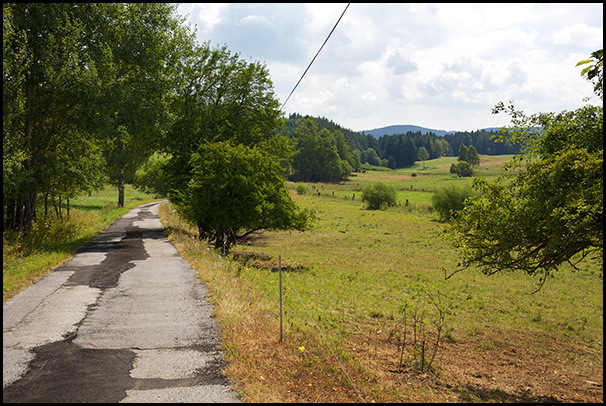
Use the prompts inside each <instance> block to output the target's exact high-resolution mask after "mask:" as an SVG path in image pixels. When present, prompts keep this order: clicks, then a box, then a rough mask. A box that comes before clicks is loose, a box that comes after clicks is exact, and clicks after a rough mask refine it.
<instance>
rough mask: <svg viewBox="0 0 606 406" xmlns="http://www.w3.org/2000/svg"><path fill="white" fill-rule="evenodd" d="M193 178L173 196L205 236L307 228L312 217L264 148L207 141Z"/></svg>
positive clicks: (226, 238) (227, 238) (219, 241)
mask: <svg viewBox="0 0 606 406" xmlns="http://www.w3.org/2000/svg"><path fill="white" fill-rule="evenodd" d="M190 163H191V165H192V178H191V180H190V181H189V183H188V185H187V188H186V189H185V191H184V193H183V194H182V195H180V196H178V199H174V201H176V202H178V207H179V210H180V212H181V213H183V214H184V215H185V216H186V217H188V218H189V219H191V220H193V221H194V222H195V223H196V224H197V226H198V229H199V231H200V237H201V238H208V239H210V240H211V241H213V242H214V244H215V247H216V248H221V247H223V248H224V249H225V251H226V252H227V251H228V250H229V247H230V246H231V245H232V244H234V243H235V242H236V240H237V239H239V238H242V237H244V236H246V235H248V234H250V233H252V232H254V231H258V230H291V229H294V230H301V231H302V230H304V229H306V228H307V227H308V226H309V225H310V222H311V220H312V218H313V215H312V213H311V212H310V211H307V210H301V209H299V208H298V207H297V206H296V205H295V204H294V202H293V201H292V199H291V197H290V194H289V192H288V190H287V189H286V184H285V178H284V176H283V174H282V169H281V167H280V164H279V163H278V162H277V161H276V160H275V159H274V158H273V157H272V156H271V155H268V154H267V153H265V151H263V150H261V149H258V148H255V147H249V146H245V145H241V144H239V145H234V144H232V143H230V142H207V143H203V144H202V145H201V146H200V148H199V149H198V152H197V153H195V154H193V156H192V159H191V162H190Z"/></svg>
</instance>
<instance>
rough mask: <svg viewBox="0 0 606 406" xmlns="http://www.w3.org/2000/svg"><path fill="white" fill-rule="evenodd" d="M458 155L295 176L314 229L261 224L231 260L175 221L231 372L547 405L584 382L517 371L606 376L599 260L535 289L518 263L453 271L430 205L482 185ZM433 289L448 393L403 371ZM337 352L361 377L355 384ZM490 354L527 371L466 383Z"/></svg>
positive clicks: (256, 378)
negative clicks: (456, 166)
mask: <svg viewBox="0 0 606 406" xmlns="http://www.w3.org/2000/svg"><path fill="white" fill-rule="evenodd" d="M481 158H482V161H481V165H480V167H479V168H476V170H475V173H474V176H483V177H485V178H486V179H489V180H490V179H494V178H495V177H496V176H497V175H498V174H499V173H501V169H500V168H501V165H502V164H503V163H504V162H505V161H507V160H508V159H510V158H511V157H510V156H506V157H503V156H501V157H486V156H482V157H481ZM455 161H456V158H441V159H438V160H433V161H426V162H425V164H424V165H423V163H418V164H417V165H415V167H413V168H407V169H402V170H395V171H393V170H388V171H385V170H380V171H373V170H369V171H366V172H365V173H359V174H357V175H356V176H354V177H352V178H351V179H350V180H349V181H347V182H343V183H340V184H312V183H307V184H305V185H306V186H307V191H306V193H304V194H301V195H300V194H297V193H296V192H295V190H296V186H297V185H298V184H294V183H289V185H288V186H289V188H290V189H291V195H292V197H293V199H294V200H295V202H296V203H297V204H298V205H300V206H301V207H304V208H310V209H313V210H314V211H315V212H316V215H317V217H318V218H317V221H316V223H315V226H314V227H313V228H312V229H311V230H308V231H305V232H295V231H292V232H262V233H258V234H256V235H253V237H251V238H249V239H248V240H247V241H246V242H244V243H243V244H240V245H237V246H236V247H235V248H234V249H233V250H232V254H231V255H230V257H229V258H228V259H221V258H220V256H218V254H217V253H214V252H213V251H212V250H210V249H209V248H206V247H205V246H204V245H201V244H199V243H196V242H195V232H194V231H193V229H190V231H189V232H185V233H183V232H182V231H181V233H182V234H181V238H183V235H189V236H190V238H189V239H187V238H185V240H187V241H188V242H186V243H183V244H184V245H179V241H181V242H182V241H184V240H182V239H181V240H180V238H179V237H177V234H176V233H177V231H176V230H178V229H181V228H182V227H185V226H184V225H183V223H181V225H179V226H171V230H170V231H169V235H170V236H171V237H170V238H171V239H172V240H173V242H175V243H176V244H177V246H178V249H180V250H181V252H182V253H183V254H184V255H185V256H186V258H188V260H190V262H192V263H194V264H198V265H195V266H197V269H200V277H201V279H202V280H203V281H204V282H205V283H208V284H209V286H210V289H211V291H212V292H213V293H212V297H213V298H214V300H215V304H216V305H217V308H218V314H219V316H218V318H219V320H220V322H222V326H223V328H224V329H225V332H226V333H225V336H224V338H225V341H226V342H225V346H226V349H227V358H228V361H229V362H230V365H231V366H230V369H229V371H230V374H231V377H232V379H235V380H236V381H238V382H239V383H240V385H241V388H242V391H243V393H244V394H245V399H246V400H249V401H268V400H272V401H360V397H359V395H358V393H357V392H358V391H360V392H361V393H363V396H364V399H365V400H366V401H371V400H374V401H398V402H401V401H452V400H455V401H461V400H463V401H479V400H489V401H522V400H526V401H542V400H545V399H555V398H550V396H554V393H555V391H558V390H559V391H560V394H559V395H555V396H560V398H559V399H565V398H566V396H570V395H569V392H566V391H569V390H570V391H572V392H570V393H577V392H574V390H573V389H569V388H568V389H567V387H562V388H559V387H556V388H554V386H553V385H552V384H551V383H550V384H549V385H547V383H546V382H547V381H544V382H543V383H541V384H540V385H539V384H537V385H536V389H535V390H534V391H533V392H532V394H530V392H524V391H525V390H526V389H519V388H515V389H512V388H511V386H512V385H513V386H516V385H518V386H520V385H523V384H522V383H520V382H521V380H522V379H521V378H520V376H527V378H524V379H526V380H527V381H528V382H534V381H533V379H539V378H537V376H536V375H541V374H540V373H539V370H540V369H544V368H545V367H546V365H551V364H554V365H561V367H562V369H566V368H569V369H570V371H575V373H579V374H581V372H579V371H582V373H583V374H585V375H584V376H586V377H587V376H591V380H589V382H592V381H593V380H595V379H598V378H596V377H595V376H599V377H601V376H602V375H601V371H602V368H603V367H602V359H603V347H602V341H603V282H602V264H601V262H598V261H597V260H593V261H592V260H586V261H585V262H584V263H583V266H582V269H583V271H581V272H573V271H572V270H571V269H567V268H563V269H562V270H561V271H559V272H556V273H555V274H553V275H552V276H551V277H550V278H549V279H548V281H547V283H546V284H545V285H544V286H543V288H542V289H541V290H540V291H539V292H537V293H535V294H532V292H533V291H534V290H535V289H536V287H537V284H538V280H535V279H533V278H530V277H528V276H526V275H523V274H520V273H510V272H502V273H498V274H496V275H493V276H491V277H486V276H484V275H483V274H481V273H480V272H479V271H477V270H473V269H470V270H468V271H465V272H460V273H457V274H456V275H454V276H452V277H451V278H449V279H446V278H445V276H446V275H448V274H450V273H451V272H452V271H454V270H455V269H456V264H457V256H456V251H455V250H454V249H453V248H452V247H451V246H450V245H449V244H448V243H447V242H446V241H445V240H443V239H442V237H441V236H442V234H443V231H442V229H443V228H444V227H446V224H445V223H441V222H439V221H438V215H437V213H434V212H433V210H432V208H431V195H432V193H433V192H434V191H436V190H437V189H438V188H441V187H444V186H447V185H456V186H458V187H463V186H465V185H471V183H472V181H473V179H472V178H459V177H457V176H456V175H451V174H450V173H449V169H450V164H451V163H453V162H455ZM377 181H381V182H384V183H386V184H389V185H391V186H393V187H394V188H396V189H397V191H398V195H397V196H398V205H397V206H395V207H391V208H388V209H387V210H367V209H366V205H365V203H364V202H362V201H361V195H362V192H361V191H362V189H363V187H364V186H365V185H368V184H371V183H373V182H377ZM407 201H408V203H407ZM170 212H172V210H171V211H170ZM165 213H166V212H165ZM165 216H167V214H165ZM171 216H173V219H172V220H171V221H177V220H176V219H175V218H174V216H175V214H174V213H172V214H171ZM163 221H167V217H165V218H163ZM180 221H182V220H180ZM188 227H191V226H188ZM188 233H189V234H188ZM196 244H198V245H196ZM179 247H180V248H179ZM279 258H281V261H280V262H281V266H282V269H283V271H284V272H285V274H284V277H283V281H282V285H283V289H282V292H283V298H282V299H283V315H284V322H283V324H284V334H285V336H286V337H288V338H287V339H286V340H285V342H283V343H281V345H277V341H278V336H277V334H278V333H277V331H276V328H277V327H276V325H277V322H278V316H279V289H278V285H279V276H278V263H279ZM209 269H210V271H209ZM291 283H292V284H291ZM236 292H237V293H236ZM242 292H247V293H246V294H245V295H244V298H242V299H239V300H240V301H241V302H242V303H240V304H239V305H236V304H234V300H231V301H230V302H229V303H230V304H229V305H227V304H226V303H227V302H226V301H225V299H226V298H227V297H236V296H237V297H240V296H239V295H241V294H242ZM429 296H431V297H433V298H437V297H439V298H440V300H441V305H442V306H443V307H444V308H447V317H446V319H445V322H444V323H443V330H442V332H441V334H442V342H441V343H440V345H439V347H438V349H439V356H438V360H437V361H436V363H435V364H434V365H435V366H436V368H435V369H434V373H435V374H436V375H434V376H436V377H437V378H436V379H437V381H438V382H439V381H441V380H443V381H445V382H449V383H448V384H447V385H448V386H446V389H445V391H444V392H439V393H436V391H435V387H436V386H435V385H439V384H435V383H434V384H433V386H431V385H428V384H427V383H423V382H425V381H424V380H423V379H425V378H422V376H424V375H419V376H421V377H419V376H417V375H414V374H412V375H410V374H408V375H407V374H403V373H402V371H399V368H400V367H402V365H401V364H400V362H399V361H400V357H402V353H401V352H400V348H401V345H400V343H401V342H402V339H403V337H404V334H406V332H405V331H404V330H405V328H406V327H405V326H408V328H410V327H411V324H410V315H411V313H410V312H411V309H416V310H417V311H418V315H420V316H422V318H423V323H425V326H426V328H427V331H428V332H429V333H428V334H429V336H430V337H432V339H435V338H436V328H437V327H436V326H437V324H436V323H437V315H436V307H435V305H433V304H432V303H431V301H430V299H429ZM235 301H236V302H237V301H238V300H235ZM406 306H408V307H406ZM225 309H233V312H230V311H229V310H225ZM403 309H408V313H407V314H405V312H404V310H403ZM259 312H260V313H259ZM260 314H262V315H263V316H261V315H260ZM405 317H409V318H408V319H406V318H405ZM316 325H317V326H318V327H319V328H320V330H321V332H320V331H318V329H317V328H316ZM409 334H411V333H410V330H409ZM326 342H328V345H329V346H327V344H326ZM571 346H572V347H571ZM573 347H574V348H575V349H574V350H572V349H571V348H573ZM578 348H581V349H582V350H578ZM333 351H334V352H335V353H336V354H338V357H339V360H340V362H343V363H345V365H346V367H345V369H346V370H347V371H348V373H349V374H350V375H352V376H353V378H352V379H353V381H354V382H355V385H356V388H355V389H354V388H352V385H351V382H350V381H349V378H348V377H346V376H345V375H344V373H343V372H341V367H340V366H339V365H338V362H336V361H335V359H334V354H333ZM411 351H412V348H411V347H410V346H409V347H407V348H406V352H405V354H406V357H403V359H405V360H406V361H405V362H404V363H405V364H406V363H408V365H409V366H410V365H411V363H410V361H411V359H413V358H415V357H417V358H418V356H419V355H418V354H413V353H412V352H411ZM579 351H580V352H579ZM479 353H484V354H485V355H483V356H482V357H484V358H485V357H489V358H490V357H492V358H494V359H495V360H496V359H497V358H499V357H500V356H501V355H502V354H510V353H511V354H517V355H516V357H517V358H516V359H519V361H518V360H516V361H507V362H510V363H511V365H514V364H515V365H514V366H513V367H511V368H514V369H515V368H522V366H521V365H522V364H523V365H524V367H523V368H522V369H520V370H519V371H518V370H514V373H510V372H508V375H507V376H508V378H507V379H509V380H510V381H511V383H507V384H503V383H500V385H505V386H501V387H499V391H498V392H495V393H493V394H491V395H478V393H477V392H475V391H473V390H471V389H469V387H468V384H463V383H462V382H464V381H465V379H466V378H465V377H466V376H467V375H468V374H473V370H474V369H473V368H484V367H485V366H482V365H481V363H480V364H478V365H475V363H476V362H478V361H477V357H476V355H475V354H479ZM490 354H492V356H491V355H490ZM571 354H577V355H575V356H571ZM579 354H581V355H579ZM571 357H572V358H571ZM522 360H523V362H522ZM299 362H301V364H299ZM495 362H496V361H495ZM503 362H504V361H503ZM470 363H471V366H470V365H468V364H470ZM562 364H564V365H562ZM507 365H509V364H507ZM504 368H505V367H504ZM507 368H509V367H507ZM558 368H559V367H558ZM287 370H291V371H287ZM408 371H409V372H410V369H408ZM470 371H472V372H470ZM507 371H509V369H507ZM518 372H519V373H518ZM560 373H563V372H562V371H561V370H560ZM516 374H517V375H519V376H516ZM592 374H596V375H595V376H594V375H592ZM475 375H477V376H481V375H479V374H478V373H475ZM475 375H474V376H475ZM531 377H532V378H531ZM502 379H503V380H505V377H503V378H502ZM588 379H589V378H588ZM599 379H601V378H599ZM599 379H598V381H599ZM406 381H408V382H406ZM488 382H492V381H488ZM507 382H509V381H507ZM516 382H518V383H516ZM549 382H551V381H549ZM568 382H569V385H572V384H570V382H573V380H572V379H569V381H568ZM600 382H601V381H600ZM401 385H404V386H403V387H402V386H401ZM406 385H411V386H409V387H407V386H406ZM445 385H446V384H445ZM457 385H458V386H457ZM507 385H509V386H507ZM524 385H525V384H524ZM541 385H543V386H541ZM449 387H450V388H451V389H450V390H449V389H448V388H449ZM526 387H528V386H526ZM413 388H416V389H414V390H413ZM453 388H459V389H456V390H455V389H453ZM505 388H507V389H508V390H509V392H507V390H506V389H505ZM341 391H344V392H343V393H342V392H341ZM552 392H553V393H552ZM518 393H523V394H524V395H519V394H518ZM600 393H601V392H600ZM526 394H529V395H528V396H529V397H524V396H526ZM485 396H488V398H487V399H486V398H485ZM573 398H574V397H573ZM578 399H579V398H577V400H578ZM580 399H585V400H586V399H587V398H580ZM589 399H591V398H589Z"/></svg>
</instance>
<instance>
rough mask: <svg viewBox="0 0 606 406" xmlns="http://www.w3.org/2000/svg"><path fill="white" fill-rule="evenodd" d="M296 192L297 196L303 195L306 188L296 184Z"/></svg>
mask: <svg viewBox="0 0 606 406" xmlns="http://www.w3.org/2000/svg"><path fill="white" fill-rule="evenodd" d="M296 190H297V194H298V195H304V194H305V192H307V186H305V185H301V184H298V185H297V189H296Z"/></svg>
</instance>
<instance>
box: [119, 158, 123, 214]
mask: <svg viewBox="0 0 606 406" xmlns="http://www.w3.org/2000/svg"><path fill="white" fill-rule="evenodd" d="M118 207H124V165H121V166H120V178H119V179H118Z"/></svg>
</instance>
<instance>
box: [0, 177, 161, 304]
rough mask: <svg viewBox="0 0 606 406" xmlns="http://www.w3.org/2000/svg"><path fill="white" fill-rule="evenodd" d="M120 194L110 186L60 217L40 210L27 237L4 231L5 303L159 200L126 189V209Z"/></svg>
mask: <svg viewBox="0 0 606 406" xmlns="http://www.w3.org/2000/svg"><path fill="white" fill-rule="evenodd" d="M117 200H118V192H117V189H116V188H114V187H110V186H107V187H105V188H104V189H103V190H100V191H98V192H96V193H93V194H91V195H90V196H81V197H79V198H76V199H72V200H71V202H70V214H69V217H68V216H67V212H66V210H65V208H63V210H62V216H61V217H57V215H56V214H55V211H54V210H49V211H48V214H47V217H44V208H43V207H38V210H37V218H36V220H35V221H34V224H33V225H32V229H31V231H30V232H29V233H28V234H27V235H25V234H23V233H17V232H13V231H10V230H8V231H5V232H4V233H3V236H2V237H3V238H2V288H3V302H6V301H7V300H8V299H10V298H11V297H13V296H14V295H15V294H17V293H18V292H20V291H21V290H23V289H25V288H26V287H27V286H29V285H31V284H32V283H34V282H36V281H37V280H38V279H40V278H41V277H42V276H44V275H45V274H46V273H47V272H48V271H50V270H52V269H54V268H56V267H58V266H61V265H63V264H65V263H66V262H68V261H69V260H70V259H71V258H72V257H73V252H74V251H75V250H76V249H77V248H79V247H80V246H82V245H83V244H84V243H86V242H87V241H89V240H91V239H93V238H94V237H95V236H96V235H97V234H99V233H100V232H101V231H102V230H103V229H105V228H106V227H107V226H109V225H110V224H111V223H112V222H113V221H115V220H116V219H117V218H118V217H120V216H122V215H123V214H125V213H127V212H128V211H129V210H130V209H132V208H133V207H135V206H138V205H140V204H143V203H145V202H149V201H153V200H157V199H154V198H153V197H152V196H149V195H146V194H144V193H141V192H139V191H137V190H135V189H133V188H132V187H131V186H130V185H126V190H125V202H124V207H121V208H120V207H118V205H117Z"/></svg>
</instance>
